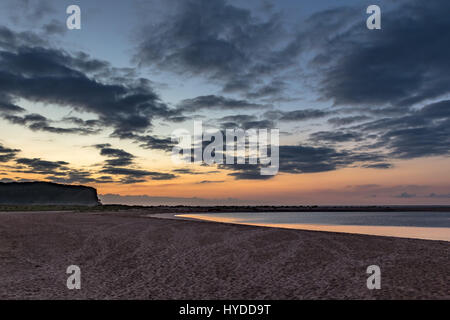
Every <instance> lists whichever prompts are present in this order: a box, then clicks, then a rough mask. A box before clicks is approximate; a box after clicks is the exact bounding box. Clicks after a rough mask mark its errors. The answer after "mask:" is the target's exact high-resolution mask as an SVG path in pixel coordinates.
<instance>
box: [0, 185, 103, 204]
mask: <svg viewBox="0 0 450 320" xmlns="http://www.w3.org/2000/svg"><path fill="white" fill-rule="evenodd" d="M99 204H100V201H99V199H98V196H97V190H96V189H95V188H91V187H86V186H73V185H64V184H57V183H51V182H9V183H0V205H16V206H29V205H69V206H97V205H99Z"/></svg>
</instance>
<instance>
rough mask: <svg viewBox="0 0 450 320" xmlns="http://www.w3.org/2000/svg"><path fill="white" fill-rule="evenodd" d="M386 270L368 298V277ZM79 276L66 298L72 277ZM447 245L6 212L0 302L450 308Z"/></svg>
mask: <svg viewBox="0 0 450 320" xmlns="http://www.w3.org/2000/svg"><path fill="white" fill-rule="evenodd" d="M374 264H375V265H378V266H380V268H381V279H382V280H381V289H380V290H368V289H367V287H366V279H367V277H368V275H367V274H366V268H367V267H368V266H369V265H374ZM69 265H78V266H79V267H80V268H81V279H82V288H81V290H68V289H67V287H66V280H67V277H68V275H67V274H66V268H67V267H68V266H69ZM449 265H450V244H449V242H445V241H429V240H417V239H403V238H392V237H377V236H368V235H356V234H344V233H332V232H320V231H302V230H293V229H292V230H290V229H279V228H266V227H255V226H245V225H231V224H225V223H216V222H203V221H186V220H174V219H162V218H151V217H146V214H145V212H143V213H139V212H126V213H125V212H124V213H120V212H116V213H107V212H106V213H105V212H102V213H95V214H94V213H86V212H82V213H64V212H28V213H0V299H450V268H449Z"/></svg>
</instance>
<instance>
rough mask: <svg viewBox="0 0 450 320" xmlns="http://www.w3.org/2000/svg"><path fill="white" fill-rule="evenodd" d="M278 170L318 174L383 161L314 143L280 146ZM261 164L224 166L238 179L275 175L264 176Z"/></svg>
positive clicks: (262, 177) (221, 166)
mask: <svg viewBox="0 0 450 320" xmlns="http://www.w3.org/2000/svg"><path fill="white" fill-rule="evenodd" d="M279 157H280V158H279V160H280V163H279V172H280V173H291V174H303V173H318V172H326V171H333V170H337V169H340V168H346V167H350V166H358V165H362V166H364V165H366V166H367V165H375V164H376V163H379V162H380V161H382V160H384V159H385V158H384V156H382V155H379V154H372V153H364V152H359V153H355V152H352V151H347V150H342V151H339V150H336V149H334V148H330V147H312V146H286V145H285V146H280V147H279ZM261 167H262V165H261V164H257V165H252V164H222V165H219V168H221V169H228V170H233V171H235V172H232V173H230V174H229V175H230V176H233V177H235V178H236V179H260V180H267V179H271V178H273V177H274V176H263V175H261V173H260V168H261Z"/></svg>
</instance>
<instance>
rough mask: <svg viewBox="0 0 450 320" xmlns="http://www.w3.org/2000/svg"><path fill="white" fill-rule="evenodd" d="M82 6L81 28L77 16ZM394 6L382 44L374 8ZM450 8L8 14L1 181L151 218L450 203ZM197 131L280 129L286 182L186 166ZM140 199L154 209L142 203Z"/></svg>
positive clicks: (226, 7) (286, 0) (189, 2)
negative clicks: (134, 207) (36, 185)
mask: <svg viewBox="0 0 450 320" xmlns="http://www.w3.org/2000/svg"><path fill="white" fill-rule="evenodd" d="M72 4H76V5H78V6H79V7H80V8H81V30H68V29H67V27H66V19H67V17H68V14H66V8H67V7H68V6H69V5H72ZM371 4H377V5H379V6H380V8H381V12H382V13H381V17H382V18H381V26H382V29H381V30H369V29H368V28H367V27H366V19H367V18H368V16H369V15H368V14H367V13H366V8H367V7H368V6H369V5H371ZM449 12H450V2H449V1H447V0H435V1H432V2H427V1H412V0H409V1H400V0H399V1H357V0H344V1H334V0H315V1H309V0H308V1H294V0H280V1H268V0H267V1H263V0H260V1H257V0H250V1H245V2H244V1H231V0H230V1H225V0H186V1H182V0H159V1H158V0H154V1H144V0H128V1H107V0H97V1H92V0H90V1H87V0H86V1H75V0H72V1H66V0H58V1H31V0H3V1H1V4H0V181H1V182H11V181H34V180H45V181H52V182H58V183H68V184H83V185H89V186H93V187H95V188H97V189H98V192H99V193H100V194H102V195H105V194H109V196H107V197H104V198H103V199H104V202H121V203H139V204H163V203H166V204H183V203H184V204H290V205H303V204H304V205H314V204H318V205H321V204H337V205H344V204H345V205H359V204H411V205H412V204H431V205H438V204H450V179H449V178H450V174H449V172H450V161H449V151H450V58H449V57H450V18H449ZM194 121H203V123H204V124H205V126H208V127H211V128H218V129H220V130H222V129H226V128H242V129H250V128H267V129H274V128H277V129H279V130H280V168H279V173H278V174H277V175H276V176H261V175H260V172H259V166H254V165H253V166H252V165H241V166H233V165H227V166H217V165H212V166H207V165H200V164H191V163H187V162H186V163H184V164H182V165H180V164H175V163H173V162H172V159H171V150H172V147H173V143H172V141H171V139H170V136H171V133H172V132H173V131H174V130H176V129H187V130H189V131H193V126H194ZM126 196H140V197H126Z"/></svg>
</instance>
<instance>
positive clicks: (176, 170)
mask: <svg viewBox="0 0 450 320" xmlns="http://www.w3.org/2000/svg"><path fill="white" fill-rule="evenodd" d="M172 172H175V173H180V174H194V175H200V174H204V173H203V172H196V171H192V170H191V169H186V168H183V169H174V170H172Z"/></svg>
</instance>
